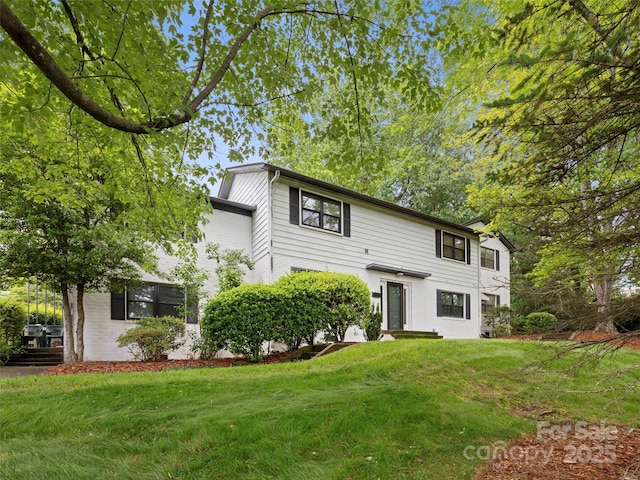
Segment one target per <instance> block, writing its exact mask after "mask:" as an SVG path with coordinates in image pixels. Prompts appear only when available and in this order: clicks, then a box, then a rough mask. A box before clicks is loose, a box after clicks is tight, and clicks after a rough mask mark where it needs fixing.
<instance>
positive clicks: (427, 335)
mask: <svg viewBox="0 0 640 480" xmlns="http://www.w3.org/2000/svg"><path fill="white" fill-rule="evenodd" d="M381 333H382V334H383V335H385V334H386V335H391V336H392V337H393V338H395V339H396V340H403V339H407V338H421V339H425V340H439V339H441V338H442V335H438V332H418V331H414V330H382V332H381Z"/></svg>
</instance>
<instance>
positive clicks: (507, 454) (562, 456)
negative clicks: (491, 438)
mask: <svg viewBox="0 0 640 480" xmlns="http://www.w3.org/2000/svg"><path fill="white" fill-rule="evenodd" d="M562 427H563V426H562V425H558V426H552V428H551V429H550V430H549V431H548V432H546V433H545V432H543V433H542V434H538V435H536V436H535V437H524V438H520V439H517V440H513V441H511V442H508V443H506V444H504V443H500V442H497V443H496V444H493V445H489V446H487V448H485V449H482V450H481V449H480V448H481V447H480V448H478V449H476V451H474V452H465V453H469V454H473V453H475V454H477V455H478V456H480V455H482V457H481V458H489V461H488V463H486V464H485V465H484V466H483V467H481V468H480V469H479V470H478V471H477V472H476V475H475V477H474V480H581V479H589V480H596V479H597V480H640V431H638V430H634V429H632V428H626V427H620V426H618V427H615V426H611V425H607V426H601V425H594V426H584V427H582V426H580V427H579V428H569V429H567V430H569V431H567V430H564V431H563V429H562ZM570 430H574V431H570Z"/></svg>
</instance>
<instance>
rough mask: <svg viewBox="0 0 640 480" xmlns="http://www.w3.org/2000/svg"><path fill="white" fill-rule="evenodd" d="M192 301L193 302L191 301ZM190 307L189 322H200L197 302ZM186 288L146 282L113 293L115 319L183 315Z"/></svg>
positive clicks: (112, 305)
mask: <svg viewBox="0 0 640 480" xmlns="http://www.w3.org/2000/svg"><path fill="white" fill-rule="evenodd" d="M189 303H191V302H189ZM194 303H195V304H194V305H192V306H191V308H190V309H189V310H190V311H189V314H188V316H187V323H198V309H197V302H194ZM183 306H184V290H183V289H182V288H181V287H178V286H176V285H163V284H155V283H146V284H144V285H141V286H139V287H137V288H134V289H132V290H129V291H127V292H124V293H111V318H112V319H113V320H125V319H126V320H138V319H140V318H147V317H164V316H167V315H169V316H172V317H178V318H182V317H183V312H182V307H183Z"/></svg>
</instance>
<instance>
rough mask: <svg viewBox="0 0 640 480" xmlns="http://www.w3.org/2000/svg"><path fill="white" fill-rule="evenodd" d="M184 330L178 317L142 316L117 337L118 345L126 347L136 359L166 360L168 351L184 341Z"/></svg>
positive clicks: (147, 360)
mask: <svg viewBox="0 0 640 480" xmlns="http://www.w3.org/2000/svg"><path fill="white" fill-rule="evenodd" d="M184 331H185V324H184V320H182V319H180V318H176V317H150V318H142V319H140V321H139V322H138V324H137V325H136V326H135V327H133V328H131V329H129V330H127V331H126V332H125V333H123V334H122V335H120V336H119V337H118V345H119V346H120V347H127V348H128V349H129V351H130V352H131V354H132V355H133V358H135V359H136V360H141V361H143V362H157V361H161V360H166V358H167V355H168V354H169V353H170V352H172V351H174V350H176V349H178V348H179V347H180V346H181V345H182V344H183V343H184V338H183V337H184Z"/></svg>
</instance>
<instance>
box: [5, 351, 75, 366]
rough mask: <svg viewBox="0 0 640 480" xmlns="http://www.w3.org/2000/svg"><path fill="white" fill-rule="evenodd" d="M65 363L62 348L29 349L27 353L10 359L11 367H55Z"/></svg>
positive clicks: (8, 362) (8, 364) (9, 364)
mask: <svg viewBox="0 0 640 480" xmlns="http://www.w3.org/2000/svg"><path fill="white" fill-rule="evenodd" d="M61 363H64V353H63V348H62V347H51V348H28V349H27V351H26V353H17V354H13V355H11V356H10V357H9V360H8V361H7V363H6V365H7V366H9V367H53V366H56V365H60V364H61Z"/></svg>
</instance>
